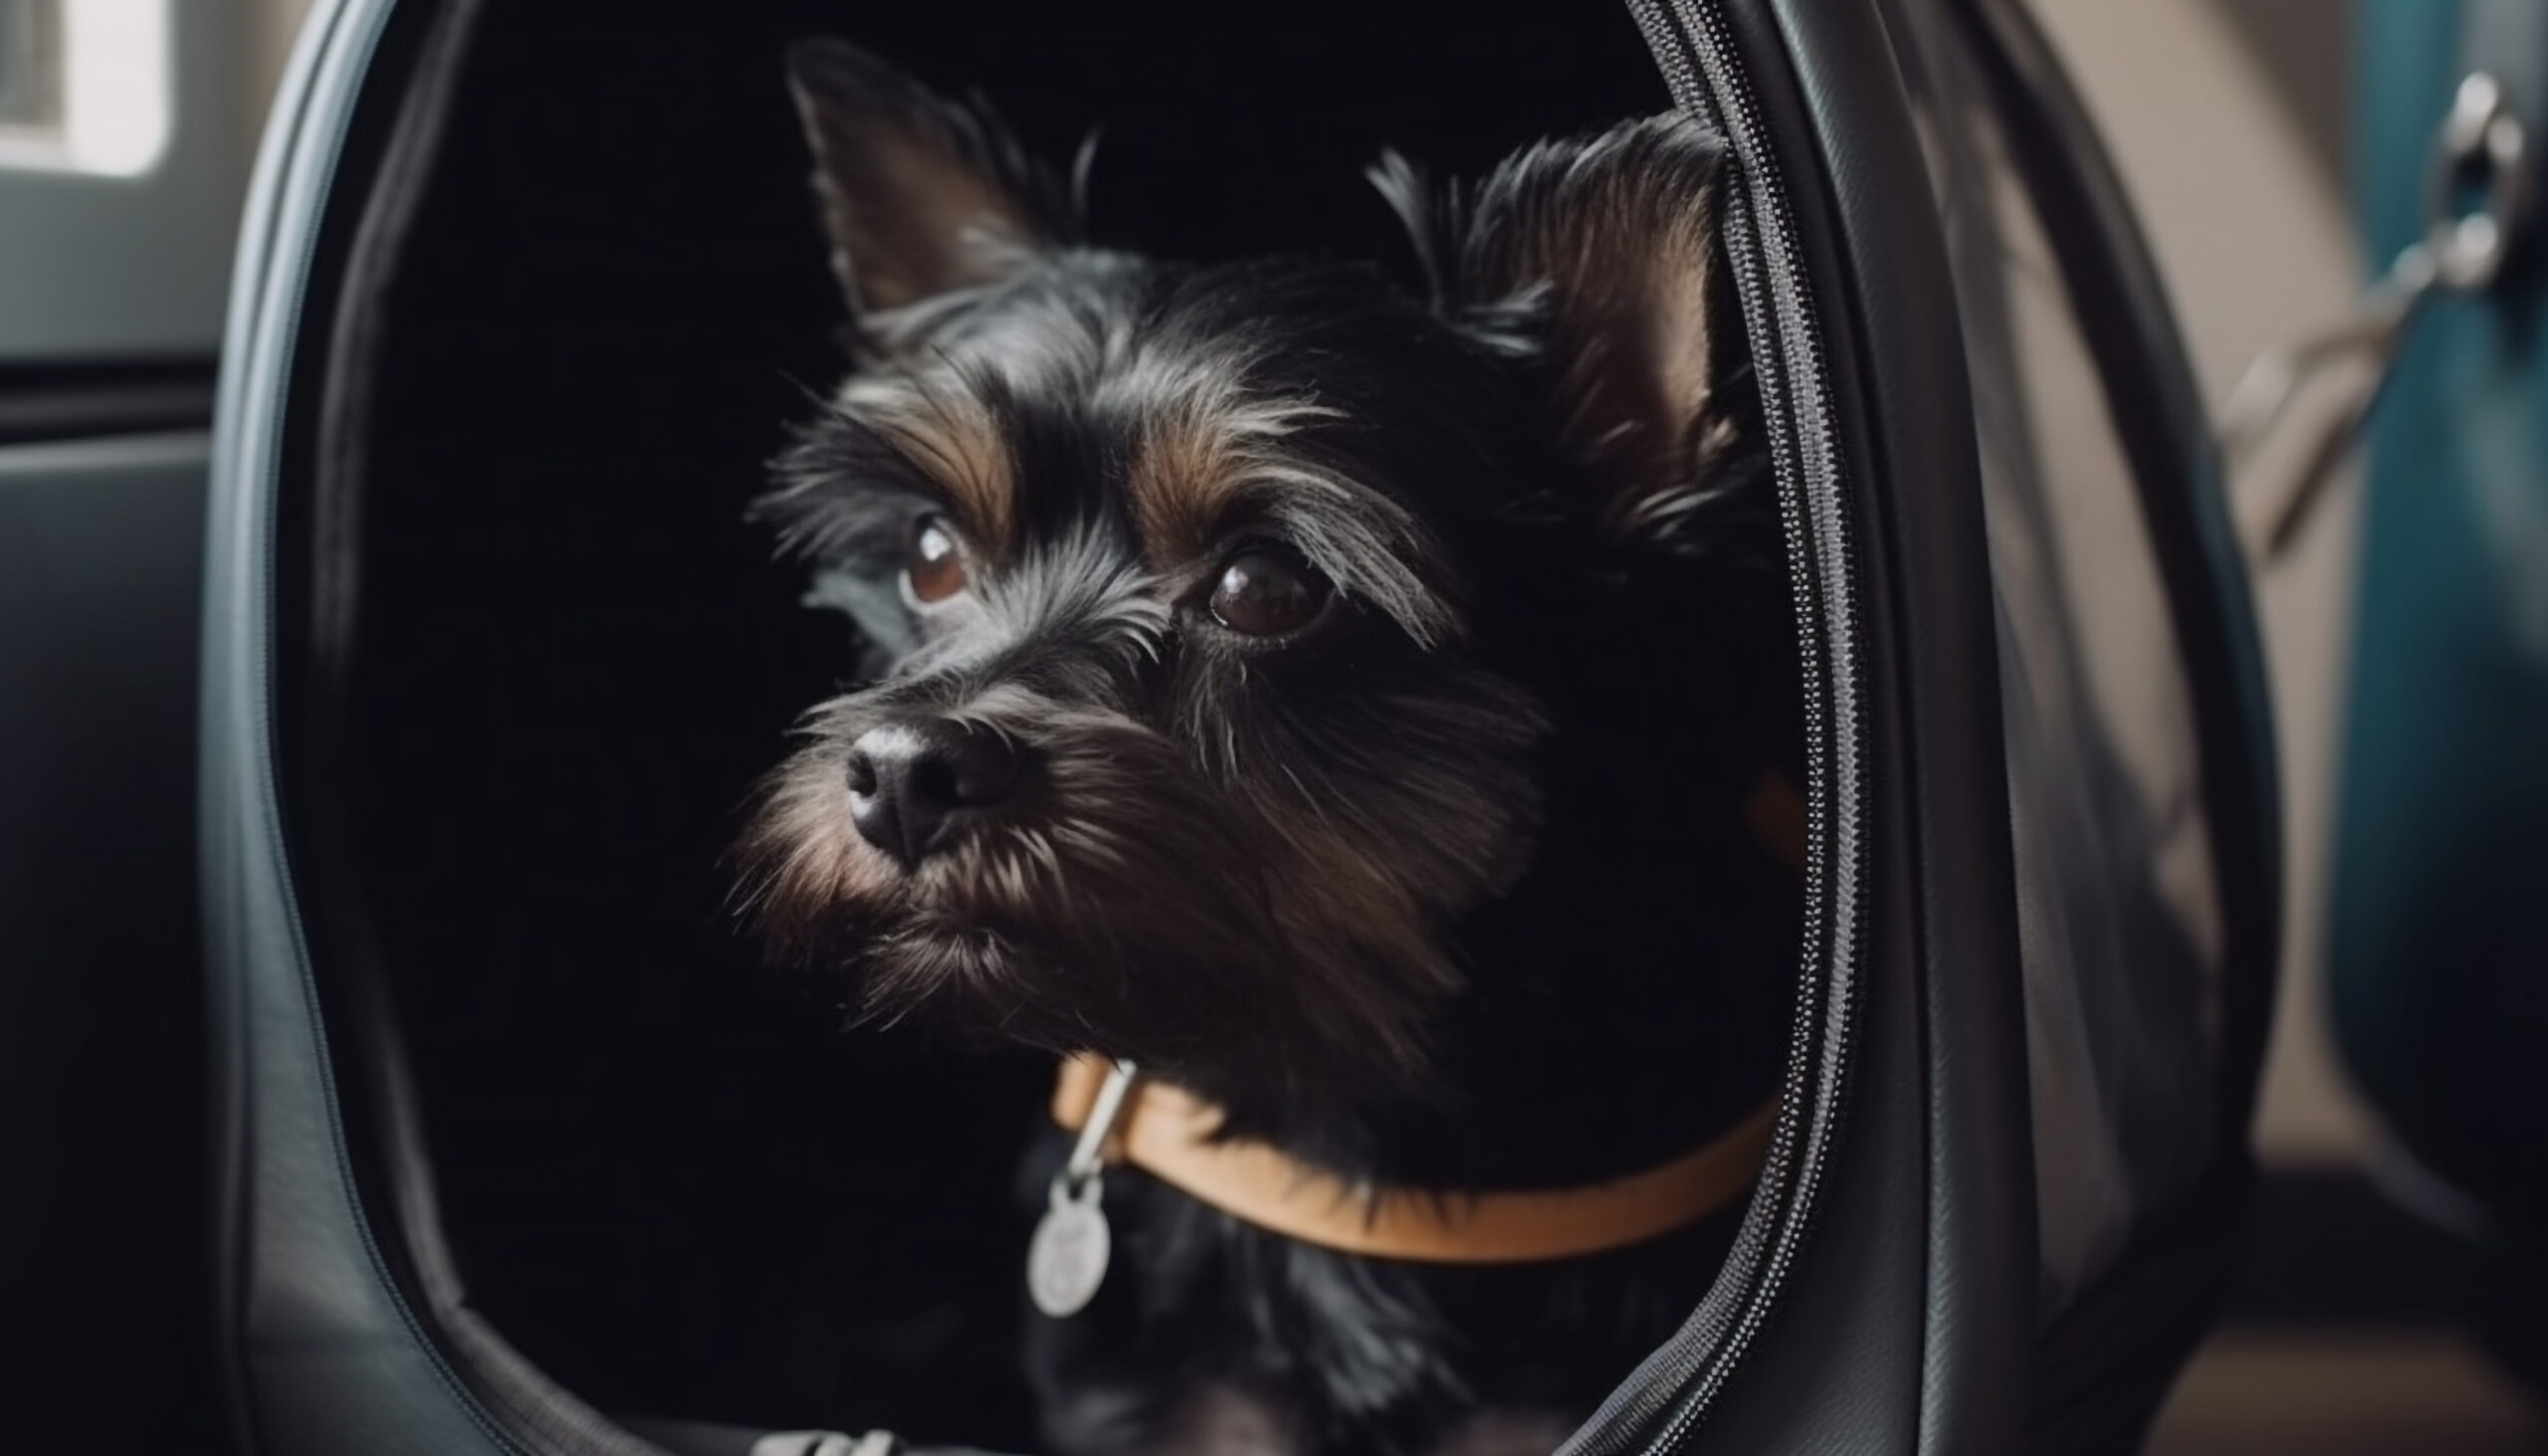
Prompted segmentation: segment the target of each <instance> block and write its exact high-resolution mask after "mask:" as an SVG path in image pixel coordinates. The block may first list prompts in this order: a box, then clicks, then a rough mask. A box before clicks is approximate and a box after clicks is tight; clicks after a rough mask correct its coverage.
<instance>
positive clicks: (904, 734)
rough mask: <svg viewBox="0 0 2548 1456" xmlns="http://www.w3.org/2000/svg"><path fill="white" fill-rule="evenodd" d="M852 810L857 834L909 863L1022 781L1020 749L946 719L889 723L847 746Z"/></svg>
mask: <svg viewBox="0 0 2548 1456" xmlns="http://www.w3.org/2000/svg"><path fill="white" fill-rule="evenodd" d="M848 772H849V817H850V820H851V822H853V823H855V824H856V825H857V826H858V833H859V837H860V838H862V839H864V840H866V841H867V842H868V843H869V844H872V845H874V846H876V847H877V848H878V849H881V850H883V851H884V852H885V853H887V854H889V855H892V856H893V857H894V858H895V859H897V860H899V861H901V862H902V865H903V868H905V869H911V868H913V867H914V866H916V865H918V864H919V863H920V862H921V861H922V860H925V859H927V858H929V856H930V854H931V852H933V851H935V850H937V849H938V848H940V847H941V846H943V845H945V844H947V843H949V842H950V841H952V840H953V839H954V838H955V834H956V831H957V830H958V829H960V828H961V827H962V824H963V821H965V820H966V819H968V818H972V817H976V816H978V815H979V814H981V813H982V812H983V811H984V810H987V809H990V808H992V807H994V806H996V805H997V804H998V803H999V802H1000V801H1001V800H1003V799H1005V798H1007V797H1008V796H1009V794H1010V792H1011V791H1012V790H1014V789H1015V788H1016V787H1017V772H1018V760H1017V751H1016V749H1015V748H1013V747H1011V746H1010V745H1009V744H1008V742H1007V741H1005V740H1004V739H1002V738H1001V737H1000V736H999V735H998V734H996V733H990V732H981V731H975V730H972V729H968V728H963V727H962V726H960V725H958V724H955V723H950V722H948V721H947V720H946V719H923V720H920V721H917V722H911V723H891V724H886V725H884V726H883V727H881V728H869V729H868V730H867V731H866V732H863V733H861V734H859V736H858V741H857V742H855V743H853V744H851V745H850V749H849V763H848Z"/></svg>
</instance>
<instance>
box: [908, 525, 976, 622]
mask: <svg viewBox="0 0 2548 1456" xmlns="http://www.w3.org/2000/svg"><path fill="white" fill-rule="evenodd" d="M903 584H904V586H905V587H906V588H908V589H909V590H910V592H911V594H912V600H913V601H916V602H918V603H920V604H921V605H923V606H928V605H929V604H931V603H933V602H943V601H945V600H947V599H948V598H949V597H951V596H954V595H955V594H956V593H957V592H959V591H962V590H963V589H964V584H965V576H964V557H963V554H962V553H961V552H959V551H958V550H957V549H956V532H954V531H952V530H950V529H948V528H947V522H946V520H943V519H941V518H939V517H936V516H924V517H922V518H921V519H920V520H918V521H917V522H915V523H914V524H913V526H912V545H911V550H910V552H909V553H908V556H907V559H905V561H904V562H903Z"/></svg>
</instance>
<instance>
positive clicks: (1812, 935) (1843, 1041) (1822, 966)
mask: <svg viewBox="0 0 2548 1456" xmlns="http://www.w3.org/2000/svg"><path fill="white" fill-rule="evenodd" d="M1628 7H1629V9H1630V11H1631V12H1633V13H1634V15H1635V17H1636V21H1637V24H1638V26H1639V28H1640V29H1642V30H1643V31H1644V33H1645V38H1646V42H1647V44H1648V45H1649V46H1650V47H1651V48H1652V50H1653V52H1654V56H1655V60H1656V62H1657V64H1658V65H1659V66H1660V67H1661V69H1662V71H1663V74H1664V78H1665V80H1666V82H1667V83H1668V84H1669V86H1670V88H1671V93H1672V97H1673V100H1674V102H1675V103H1676V104H1679V105H1680V106H1681V107H1682V108H1683V109H1685V110H1687V111H1689V112H1691V113H1692V114H1693V115H1696V116H1698V117H1699V118H1700V119H1702V120H1704V121H1706V122H1708V123H1710V124H1711V125H1713V126H1714V127H1715V128H1716V129H1717V130H1718V131H1719V132H1721V133H1722V134H1723V135H1724V136H1725V138H1726V143H1727V146H1728V149H1729V151H1730V152H1731V154H1732V157H1733V160H1734V163H1735V165H1734V167H1733V168H1732V183H1731V186H1730V187H1729V189H1728V195H1727V198H1726V201H1725V203H1724V204H1723V205H1722V207H1721V211H1720V218H1719V221H1720V227H1721V228H1722V231H1723V234H1724V241H1725V246H1726V254H1727V257H1728V259H1729V261H1730V262H1731V264H1732V267H1733V271H1734V282H1735V291H1736V294H1737V295H1738V297H1739V298H1740V299H1741V301H1742V307H1743V311H1744V321H1745V325H1746V329H1747V332H1748V334H1749V336H1750V339H1751V346H1752V352H1753V355H1754V361H1755V366H1756V368H1757V369H1758V370H1759V374H1760V380H1761V402H1762V409H1763V414H1764V416H1765V417H1766V418H1767V420H1768V421H1769V424H1770V436H1771V441H1770V443H1771V447H1772V448H1771V454H1772V460H1773V463H1774V470H1775V475H1776V479H1777V482H1778V490H1779V510H1780V518H1781V520H1782V523H1783V525H1784V527H1785V533H1786V538H1787V545H1788V570H1789V579H1790V583H1791V585H1792V587H1793V588H1794V591H1795V596H1796V607H1797V617H1798V633H1799V641H1800V643H1801V645H1802V650H1803V652H1804V654H1805V675H1804V676H1805V683H1806V691H1805V734H1806V744H1807V754H1806V763H1807V782H1806V802H1807V805H1808V812H1807V818H1806V837H1807V846H1808V850H1807V855H1806V870H1805V905H1806V913H1805V914H1806V922H1805V936H1804V937H1803V944H1804V947H1805V953H1804V956H1803V964H1804V966H1805V971H1804V973H1803V974H1801V976H1800V978H1799V979H1800V986H1799V991H1798V998H1797V1010H1796V1020H1795V1022H1794V1023H1793V1030H1792V1034H1791V1041H1790V1046H1789V1057H1788V1073H1787V1081H1786V1084H1785V1088H1784V1094H1783V1097H1782V1099H1781V1104H1780V1113H1779V1126H1778V1132H1777V1135H1776V1137H1775V1139H1774V1141H1773V1143H1772V1148H1771V1154H1770V1159H1769V1163H1768V1167H1767V1169H1766V1171H1765V1173H1764V1176H1763V1179H1762V1184H1761V1187H1760V1189H1759V1190H1758V1191H1757V1192H1756V1193H1755V1194H1754V1204H1753V1208H1752V1211H1751V1213H1750V1215H1749V1217H1748V1219H1747V1224H1746V1227H1745V1229H1744V1232H1743V1234H1742V1236H1741V1237H1740V1238H1739V1239H1738V1241H1737V1243H1736V1246H1735V1250H1734V1252H1733V1254H1732V1256H1731V1257H1729V1259H1728V1261H1727V1265H1726V1269H1725V1272H1724V1273H1723V1274H1721V1275H1720V1276H1719V1286H1718V1288H1717V1289H1716V1290H1714V1291H1712V1292H1711V1294H1710V1296H1709V1298H1708V1300H1707V1301H1706V1302H1705V1303H1703V1304H1702V1305H1701V1307H1700V1310H1699V1313H1698V1314H1696V1315H1694V1316H1693V1317H1692V1319H1691V1321H1690V1323H1689V1324H1687V1325H1685V1326H1684V1327H1683V1328H1682V1330H1681V1331H1680V1332H1679V1333H1678V1334H1676V1335H1675V1336H1674V1337H1673V1338H1672V1339H1671V1341H1669V1342H1668V1343H1666V1344H1665V1345H1664V1346H1663V1347H1662V1348H1661V1349H1660V1350H1658V1351H1656V1352H1654V1353H1653V1354H1652V1355H1651V1356H1649V1357H1648V1358H1647V1360H1646V1362H1645V1363H1644V1364H1643V1365H1642V1366H1640V1367H1639V1369H1638V1371H1637V1373H1636V1375H1635V1376H1634V1377H1632V1378H1631V1379H1630V1380H1629V1382H1628V1383H1627V1384H1626V1385H1623V1386H1622V1387H1620V1389H1619V1390H1618V1391H1617V1392H1616V1393H1614V1394H1613V1395H1612V1396H1611V1397H1610V1399H1609V1400H1608V1401H1606V1402H1605V1403H1604V1404H1603V1405H1602V1407H1601V1408H1600V1410H1598V1411H1596V1412H1595V1413H1594V1414H1593V1418H1592V1419H1591V1420H1590V1421H1589V1422H1587V1423H1586V1424H1585V1426H1584V1428H1583V1429H1582V1430H1580V1431H1578V1432H1577V1433H1576V1435H1575V1436H1574V1437H1573V1438H1572V1439H1571V1440H1569V1441H1568V1443H1567V1444H1566V1447H1565V1448H1564V1450H1563V1452H1562V1453H1561V1456H1628V1453H1632V1452H1645V1453H1653V1456H1661V1453H1665V1452H1670V1451H1673V1450H1675V1449H1677V1448H1678V1447H1680V1446H1681V1445H1682V1444H1683V1443H1684V1442H1686V1441H1687V1440H1688V1439H1689V1437H1690V1434H1691V1433H1692V1432H1693V1431H1694V1430H1696V1429H1697V1428H1698V1426H1699V1424H1700V1423H1701V1422H1702V1421H1704V1420H1705V1419H1706V1418H1707V1414H1708V1412H1709V1410H1710V1408H1711V1407H1712V1406H1713V1405H1714V1404H1715V1402H1716V1400H1717V1398H1718V1396H1719V1394H1720V1393H1721V1392H1722V1390H1723V1389H1724V1387H1725V1384H1726V1381H1727V1380H1728V1379H1729V1378H1730V1377H1731V1375H1732V1374H1733V1372H1734V1370H1735V1369H1736V1368H1737V1367H1738V1366H1739V1365H1740V1364H1741V1363H1742V1360H1743V1358H1744V1356H1745V1354H1746V1353H1747V1352H1749V1351H1750V1349H1751V1348H1752V1346H1753V1344H1754V1343H1755V1342H1756V1341H1757V1340H1758V1338H1759V1336H1760V1332H1761V1330H1762V1328H1763V1327H1764V1325H1765V1324H1766V1323H1767V1322H1768V1320H1769V1318H1770V1316H1771V1314H1772V1312H1773V1310H1774V1309H1775V1307H1776V1305H1777V1303H1778V1300H1779V1297H1780V1295H1781V1294H1782V1293H1783V1292H1784V1290H1785V1289H1786V1286H1787V1284H1788V1280H1789V1274H1790V1271H1791V1270H1792V1268H1793V1267H1794V1264H1795V1261H1796V1258H1797V1255H1798V1252H1799V1250H1801V1249H1802V1248H1803V1247H1804V1245H1805V1239H1806V1235H1807V1234H1808V1233H1809V1232H1810V1231H1811V1228H1812V1224H1813V1222H1814V1219H1815V1216H1816V1214H1817V1213H1818V1211H1819V1209H1820V1207H1821V1203H1822V1198H1821V1191H1822V1186H1823V1184H1824V1182H1825V1180H1826V1174H1827V1169H1828V1164H1829V1160H1830V1156H1831V1148H1832V1146H1833V1144H1834V1143H1835V1142H1836V1140H1837V1137H1838V1134H1839V1131H1840V1130H1839V1121H1840V1113H1841V1110H1842V1106H1843V1102H1842V1097H1841V1093H1842V1091H1843V1081H1844V1078H1845V1076H1846V1071H1847V1065H1848V1061H1849V1052H1850V1048H1851V1046H1852V1044H1853V1042H1854V1040H1855V1037H1854V1030H1855V1023H1856V1006H1857V1000H1858V997H1857V982H1858V978H1859V976H1858V960H1859V952H1858V946H1859V940H1860V937H1859V934H1858V920H1859V916H1858V897H1857V894H1856V887H1857V886H1858V884H1859V883H1860V882H1861V881H1862V880H1863V878H1864V875H1863V873H1862V870H1861V867H1860V863H1859V862H1860V859H1861V856H1862V855H1863V854H1864V846H1865V845H1866V843H1867V836H1866V833H1865V822H1864V818H1865V811H1864V807H1863V805H1864V797H1865V796H1864V792H1863V789H1862V786H1861V784H1860V782H1859V777H1860V775H1859V768H1858V765H1859V764H1860V762H1861V761H1862V758H1861V755H1860V753H1859V751H1858V745H1859V743H1860V741H1861V737H1860V731H1859V730H1860V726H1861V724H1862V722H1863V710H1862V707H1861V702H1860V693H1861V691H1862V690H1861V686H1860V685H1861V675H1860V673H1859V671H1858V667H1857V661H1858V659H1857V653H1856V648H1855V643H1856V637H1857V632H1856V623H1857V620H1858V614H1857V591H1856V585H1855V573H1854V571H1853V570H1852V561H1853V559H1854V558H1853V554H1852V552H1851V550H1850V545H1849V536H1850V531H1849V525H1848V515H1847V502H1846V497H1845V494H1844V492H1843V489H1842V486H1843V479H1844V478H1843V474H1842V471H1841V468H1840V461H1839V446H1838V440H1837V437H1836V434H1835V432H1834V430H1833V428H1832V424H1831V420H1832V399H1831V385H1830V380H1829V377H1828V375H1827V373H1826V372H1825V371H1824V369H1823V367H1822V363H1821V353H1820V344H1821V339H1822V332H1821V328H1820V322H1819V318H1818V315H1817V314H1816V312H1815V309H1814V303H1813V297H1812V292H1811V289H1810V287H1809V281H1808V279H1807V277H1806V274H1805V265H1804V263H1803V261H1802V256H1801V251H1800V249H1799V247H1798V244H1797V237H1796V228H1795V217H1794V214H1793V212H1792V211H1791V209H1790V207H1789V204H1788V198H1787V192H1786V189H1785V186H1784V183H1783V181H1782V178H1781V176H1780V173H1779V170H1778V167H1777V163H1776V159H1775V157H1774V156H1773V154H1772V153H1771V151H1770V149H1769V146H1768V143H1767V139H1766V126H1765V122H1764V119H1763V116H1762V113H1761V110H1760V107H1759V104H1758V103H1757V101H1756V100H1755V99H1754V97H1753V95H1752V92H1751V89H1750V86H1749V85H1748V83H1747V81H1746V79H1745V76H1744V73H1743V62H1742V59H1741V56H1740V55H1739V53H1738V52H1737V50H1736V48H1735V46H1734V43H1733V40H1732V38H1731V36H1730V35H1729V33H1728V29H1727V22H1726V19H1725V14H1724V8H1723V5H1722V3H1721V0H1628Z"/></svg>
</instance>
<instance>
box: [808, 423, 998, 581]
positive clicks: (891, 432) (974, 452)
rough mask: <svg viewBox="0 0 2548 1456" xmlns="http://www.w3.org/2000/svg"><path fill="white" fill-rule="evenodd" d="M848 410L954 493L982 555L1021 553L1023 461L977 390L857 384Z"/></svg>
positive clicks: (966, 530)
mask: <svg viewBox="0 0 2548 1456" xmlns="http://www.w3.org/2000/svg"><path fill="white" fill-rule="evenodd" d="M841 407H842V408H843V409H845V410H847V411H848V412H849V413H851V414H853V415H855V416H857V417H858V419H860V420H861V421H863V422H865V423H866V424H868V425H871V426H873V427H874V428H875V429H877V430H879V431H881V432H883V433H884V434H885V436H886V437H887V438H888V439H891V440H892V441H893V442H894V444H895V445H896V446H897V447H898V448H899V449H901V451H902V452H903V454H904V455H905V456H906V457H907V458H909V459H910V461H911V462H912V464H914V465H916V466H918V467H919V468H920V469H921V470H922V471H924V472H925V473H927V474H928V476H929V478H930V479H931V480H932V481H934V482H936V483H937V485H938V488H939V489H940V490H942V491H944V492H946V494H947V500H948V503H949V505H950V506H951V507H953V508H954V511H955V514H956V525H957V527H958V528H959V529H960V530H961V531H962V532H963V534H964V536H965V538H966V539H967V540H968V541H969V542H970V543H971V544H972V545H973V546H974V547H975V548H976V549H978V550H981V551H984V552H987V553H988V554H990V555H991V556H992V557H994V558H995V559H1003V560H1004V559H1006V558H1008V557H1009V556H1010V555H1011V554H1013V553H1014V551H1015V549H1016V545H1017V469H1016V462H1015V460H1014V458H1013V457H1012V456H1011V454H1010V452H1009V442H1008V437H1007V434H1006V433H1005V432H1004V431H1002V430H1001V428H1000V425H999V421H998V420H997V419H996V418H994V417H993V416H992V414H991V412H990V410H989V408H988V407H986V406H985V405H984V404H983V403H982V402H981V400H980V399H978V398H976V397H975V396H974V395H973V394H972V393H971V391H969V390H965V389H961V388H956V387H949V386H945V385H932V384H929V383H926V382H923V381H921V380H919V379H915V378H898V379H888V380H865V381H854V382H852V383H851V384H850V385H849V386H848V387H847V388H846V389H844V390H842V392H841Z"/></svg>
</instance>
